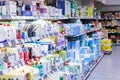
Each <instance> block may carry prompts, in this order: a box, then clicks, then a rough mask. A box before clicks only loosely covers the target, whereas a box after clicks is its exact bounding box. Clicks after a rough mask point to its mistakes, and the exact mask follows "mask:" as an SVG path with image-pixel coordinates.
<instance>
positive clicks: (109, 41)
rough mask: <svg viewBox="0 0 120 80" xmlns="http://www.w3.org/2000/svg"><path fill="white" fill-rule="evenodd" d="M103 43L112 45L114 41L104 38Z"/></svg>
mask: <svg viewBox="0 0 120 80" xmlns="http://www.w3.org/2000/svg"><path fill="white" fill-rule="evenodd" d="M101 44H102V45H112V42H111V40H110V39H103V40H101Z"/></svg>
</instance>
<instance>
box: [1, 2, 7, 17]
mask: <svg viewBox="0 0 120 80" xmlns="http://www.w3.org/2000/svg"><path fill="white" fill-rule="evenodd" d="M6 12H7V11H6V1H3V4H2V15H6Z"/></svg>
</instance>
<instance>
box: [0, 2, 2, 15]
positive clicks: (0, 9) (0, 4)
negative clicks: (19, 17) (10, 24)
mask: <svg viewBox="0 0 120 80" xmlns="http://www.w3.org/2000/svg"><path fill="white" fill-rule="evenodd" d="M0 15H2V1H0Z"/></svg>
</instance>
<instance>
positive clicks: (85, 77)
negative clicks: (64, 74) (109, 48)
mask: <svg viewBox="0 0 120 80" xmlns="http://www.w3.org/2000/svg"><path fill="white" fill-rule="evenodd" d="M103 57H104V54H103V55H102V56H101V57H100V58H99V59H98V60H97V61H96V63H95V64H94V65H93V66H92V67H91V69H90V70H89V72H88V73H87V74H86V75H85V76H84V77H83V78H82V80H86V79H87V78H88V77H89V75H90V74H91V72H92V71H93V70H94V68H95V67H96V66H97V64H98V63H99V62H100V61H101V60H102V58H103Z"/></svg>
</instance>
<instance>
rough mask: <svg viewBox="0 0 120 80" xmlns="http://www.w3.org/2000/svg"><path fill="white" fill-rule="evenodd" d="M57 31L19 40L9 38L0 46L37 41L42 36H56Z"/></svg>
mask: <svg viewBox="0 0 120 80" xmlns="http://www.w3.org/2000/svg"><path fill="white" fill-rule="evenodd" d="M58 34H59V33H57V32H53V33H48V34H44V35H41V36H39V37H31V38H27V39H21V40H11V41H7V40H6V41H4V42H3V43H0V48H3V47H9V46H15V45H19V44H24V43H26V42H31V41H37V40H40V39H43V38H48V37H51V36H57V35H58Z"/></svg>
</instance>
